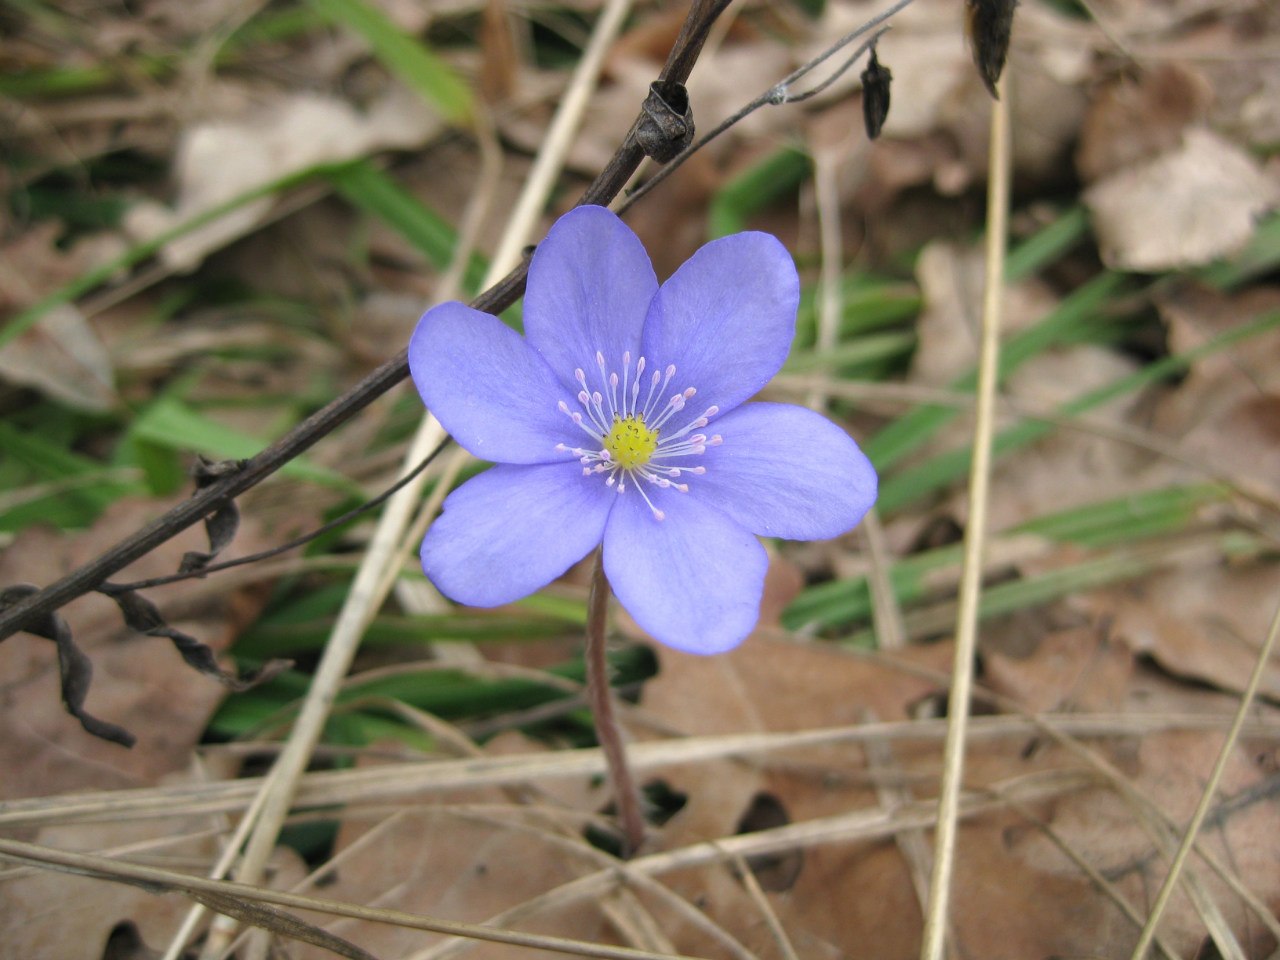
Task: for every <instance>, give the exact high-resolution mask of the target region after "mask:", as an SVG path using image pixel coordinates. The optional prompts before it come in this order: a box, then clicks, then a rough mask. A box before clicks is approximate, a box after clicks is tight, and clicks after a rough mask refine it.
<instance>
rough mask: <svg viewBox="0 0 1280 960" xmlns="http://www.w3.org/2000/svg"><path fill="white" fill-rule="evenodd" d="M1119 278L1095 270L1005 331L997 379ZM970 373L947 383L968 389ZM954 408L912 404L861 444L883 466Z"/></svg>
mask: <svg viewBox="0 0 1280 960" xmlns="http://www.w3.org/2000/svg"><path fill="white" fill-rule="evenodd" d="M1123 284H1124V277H1122V276H1121V275H1120V274H1115V273H1104V274H1101V275H1100V276H1098V277H1095V278H1094V279H1093V280H1091V281H1090V282H1089V283H1086V284H1085V285H1084V286H1083V287H1081V288H1080V289H1079V290H1076V291H1075V292H1074V293H1072V294H1071V295H1070V296H1069V297H1067V298H1066V299H1065V300H1063V301H1062V302H1061V303H1060V304H1058V306H1057V307H1056V308H1055V309H1054V310H1052V311H1050V312H1049V313H1048V314H1047V315H1046V316H1045V317H1044V318H1043V319H1041V320H1040V322H1039V323H1037V324H1036V325H1035V326H1033V327H1031V328H1030V329H1028V330H1025V331H1023V332H1022V333H1020V334H1017V335H1016V336H1013V337H1010V338H1009V340H1008V342H1006V343H1005V344H1004V345H1003V346H1002V347H1001V355H1000V377H1001V379H1002V380H1003V379H1004V378H1005V377H1007V376H1008V375H1009V374H1010V373H1011V372H1012V371H1013V370H1015V369H1017V367H1019V366H1020V365H1022V364H1023V363H1025V362H1026V361H1027V360H1029V359H1030V358H1031V357H1033V356H1035V355H1036V354H1038V353H1040V352H1042V351H1043V350H1045V349H1047V348H1048V347H1050V346H1052V345H1054V344H1055V343H1057V342H1059V341H1060V340H1062V339H1064V338H1066V337H1067V336H1068V335H1070V334H1071V332H1072V331H1073V330H1074V329H1075V328H1076V327H1077V326H1078V325H1080V324H1081V323H1083V322H1085V321H1086V320H1087V319H1089V318H1090V317H1091V316H1093V315H1094V314H1096V313H1097V312H1098V311H1099V310H1100V309H1101V308H1102V306H1103V305H1104V304H1105V303H1106V302H1107V301H1108V300H1109V299H1110V298H1111V297H1112V296H1113V295H1114V294H1115V293H1117V292H1118V291H1119V290H1120V289H1121V287H1122V285H1123ZM975 379H976V375H975V374H974V373H973V372H970V373H967V374H965V375H964V376H963V377H961V378H960V379H958V380H956V381H955V382H954V383H953V384H952V389H953V390H959V391H965V392H972V391H973V385H974V382H975ZM957 412H958V411H957V410H956V409H955V408H954V407H943V406H936V405H931V404H926V405H924V406H921V407H917V408H916V409H914V410H912V411H911V412H910V413H908V414H906V415H905V416H903V417H900V418H899V419H897V420H895V421H894V422H893V423H891V424H889V425H888V426H886V427H884V428H883V429H882V430H880V432H879V433H877V434H876V435H875V436H874V437H872V438H871V439H869V440H868V441H867V442H866V443H865V444H864V445H863V449H864V450H865V451H866V454H867V456H868V457H870V458H871V461H872V463H874V464H875V465H876V468H877V469H879V470H881V471H885V470H888V469H889V468H890V467H892V466H893V465H894V464H896V463H897V462H898V461H899V460H901V459H902V458H903V457H905V456H906V455H907V454H908V453H910V452H911V451H913V450H915V449H916V448H918V447H919V446H921V445H922V444H924V443H925V442H926V441H928V440H929V438H930V437H932V436H933V435H934V434H935V433H936V432H937V431H938V430H939V429H940V428H941V427H942V426H944V425H945V424H946V423H948V422H950V421H951V420H952V419H953V418H954V417H955V416H956V414H957Z"/></svg>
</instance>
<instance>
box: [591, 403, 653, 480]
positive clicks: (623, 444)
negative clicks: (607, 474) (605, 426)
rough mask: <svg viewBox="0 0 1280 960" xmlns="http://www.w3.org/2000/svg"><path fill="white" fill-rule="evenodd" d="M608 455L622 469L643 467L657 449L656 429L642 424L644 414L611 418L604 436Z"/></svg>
mask: <svg viewBox="0 0 1280 960" xmlns="http://www.w3.org/2000/svg"><path fill="white" fill-rule="evenodd" d="M604 448H605V449H606V450H607V451H609V457H610V459H611V460H613V462H614V463H616V464H617V465H618V466H620V467H621V468H622V469H623V470H634V469H635V468H636V467H643V466H644V465H645V464H646V463H648V462H649V460H650V459H652V457H653V454H654V451H656V450H657V449H658V431H657V430H650V429H649V428H648V427H646V426H645V425H644V414H643V413H641V414H638V415H637V416H634V417H618V416H615V417H614V418H613V426H612V427H611V428H610V430H609V432H608V434H607V435H606V436H605V438H604Z"/></svg>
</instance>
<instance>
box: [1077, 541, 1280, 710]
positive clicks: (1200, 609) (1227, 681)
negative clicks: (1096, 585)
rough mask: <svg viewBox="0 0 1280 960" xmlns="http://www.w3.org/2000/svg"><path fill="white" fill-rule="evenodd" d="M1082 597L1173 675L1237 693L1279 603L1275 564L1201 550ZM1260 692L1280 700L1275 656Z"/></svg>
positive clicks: (1278, 576) (1279, 580)
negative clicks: (1196, 557)
mask: <svg viewBox="0 0 1280 960" xmlns="http://www.w3.org/2000/svg"><path fill="white" fill-rule="evenodd" d="M1080 602H1081V603H1083V604H1084V605H1085V606H1086V607H1087V608H1088V609H1091V610H1093V611H1094V612H1095V615H1096V616H1099V617H1110V618H1113V628H1112V629H1113V631H1114V635H1115V636H1116V638H1117V639H1119V640H1121V641H1123V642H1124V643H1126V644H1127V645H1128V646H1129V647H1130V648H1131V649H1132V650H1133V651H1134V652H1135V653H1138V654H1145V655H1146V656H1149V657H1151V658H1152V659H1154V660H1155V661H1156V662H1157V663H1158V664H1160V666H1161V667H1163V668H1164V669H1165V670H1167V671H1169V672H1170V673H1171V674H1173V675H1174V676H1177V677H1183V678H1186V679H1190V680H1196V681H1199V682H1201V683H1207V684H1210V685H1212V686H1214V687H1216V688H1218V689H1220V690H1229V691H1234V692H1240V691H1243V689H1244V687H1245V684H1246V683H1247V682H1248V679H1249V674H1250V673H1251V672H1252V670H1253V666H1254V663H1255V662H1256V661H1257V658H1258V650H1259V648H1260V646H1261V644H1262V641H1263V638H1264V637H1265V636H1266V631H1267V627H1268V624H1269V622H1270V618H1271V615H1272V614H1273V613H1274V611H1275V607H1276V604H1277V603H1280V568H1277V567H1276V566H1275V565H1274V564H1270V563H1266V562H1265V561H1264V562H1260V563H1258V564H1257V565H1249V566H1244V567H1242V568H1238V567H1235V566H1228V565H1226V564H1225V563H1224V562H1223V561H1222V560H1221V559H1220V558H1218V557H1216V556H1206V557H1205V558H1204V560H1203V561H1202V562H1200V563H1193V562H1188V563H1187V564H1185V565H1183V566H1182V567H1180V568H1178V569H1176V570H1170V571H1168V572H1165V573H1160V574H1156V575H1154V576H1149V577H1147V578H1145V579H1143V580H1141V581H1139V582H1136V583H1133V584H1130V585H1128V586H1125V587H1117V588H1114V589H1112V590H1105V591H1099V592H1097V593H1094V594H1089V595H1087V596H1086V597H1084V598H1081V601H1080ZM1260 693H1261V695H1262V696H1264V697H1270V698H1272V699H1273V700H1280V662H1275V661H1273V662H1272V663H1271V664H1270V665H1269V666H1268V669H1267V671H1266V673H1265V674H1264V676H1263V681H1262V686H1261V688H1260Z"/></svg>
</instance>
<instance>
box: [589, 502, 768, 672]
mask: <svg viewBox="0 0 1280 960" xmlns="http://www.w3.org/2000/svg"><path fill="white" fill-rule="evenodd" d="M645 492H646V493H649V494H650V496H651V497H653V498H654V502H655V503H656V504H658V505H659V506H660V507H661V509H662V510H663V511H664V513H665V514H666V517H665V519H663V520H657V519H655V518H654V516H653V513H652V512H651V511H650V510H649V507H648V505H646V504H645V502H644V500H642V499H641V498H640V496H639V494H638V491H637V490H635V489H631V490H628V491H627V492H626V493H623V494H621V495H617V494H615V496H614V499H616V500H617V501H618V502H617V504H616V505H615V506H614V508H613V512H612V513H611V514H610V515H609V523H608V526H607V527H606V528H605V535H604V569H605V573H606V574H608V576H609V582H610V583H611V584H612V585H613V592H614V593H615V594H616V595H617V597H618V599H619V600H620V601H621V602H622V605H623V606H624V607H626V609H627V612H628V613H630V614H631V616H632V617H633V618H634V619H635V621H636V623H638V624H639V625H640V626H641V627H642V628H643V629H644V630H646V631H648V632H649V633H650V634H652V635H653V637H654V638H655V639H657V640H660V641H661V642H663V643H665V644H666V645H667V646H670V647H675V648H676V649H677V650H683V651H685V652H686V653H704V654H710V653H723V652H724V651H725V650H731V649H733V648H734V647H736V646H737V645H738V644H739V643H741V642H742V641H743V639H745V638H746V636H747V634H748V633H750V632H751V629H752V628H753V627H754V626H755V624H756V619H757V618H758V617H759V615H760V597H761V596H762V595H763V593H764V575H765V570H766V569H767V568H768V566H769V560H768V557H767V556H766V555H765V552H764V548H763V547H762V546H760V541H759V540H757V539H756V538H755V537H754V536H752V535H751V534H750V533H748V532H747V531H745V530H743V529H742V528H741V527H740V526H738V525H737V524H736V523H734V522H733V521H732V520H730V519H729V518H728V517H727V516H725V515H724V514H723V513H721V512H720V511H718V510H716V509H715V508H713V507H710V506H708V505H706V504H705V503H699V502H698V501H697V500H696V499H695V498H694V497H693V496H692V495H687V494H681V493H676V492H675V491H672V490H656V489H654V488H653V487H646V491H645Z"/></svg>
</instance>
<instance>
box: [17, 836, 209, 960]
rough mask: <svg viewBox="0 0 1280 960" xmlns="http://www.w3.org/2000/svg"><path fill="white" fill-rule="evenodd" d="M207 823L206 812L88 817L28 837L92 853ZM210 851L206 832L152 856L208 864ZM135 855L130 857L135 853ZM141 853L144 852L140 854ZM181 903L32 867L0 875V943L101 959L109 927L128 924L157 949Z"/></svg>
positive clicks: (174, 925) (21, 951) (41, 953)
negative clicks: (117, 819)
mask: <svg viewBox="0 0 1280 960" xmlns="http://www.w3.org/2000/svg"><path fill="white" fill-rule="evenodd" d="M210 826H211V824H210V822H209V820H208V819H207V818H200V819H195V818H189V817H188V818H179V817H172V818H161V819H155V820H146V821H138V822H133V823H93V824H75V825H68V826H58V827H47V828H45V829H43V830H41V831H40V833H39V835H38V836H37V837H35V842H37V843H40V844H43V845H47V846H51V847H54V848H56V849H59V850H75V851H89V852H97V851H100V850H110V849H113V848H119V847H126V846H129V845H131V844H146V843H147V842H148V841H162V840H163V839H164V838H172V837H177V836H180V835H182V834H191V833H197V832H201V831H204V830H207V829H208V828H209V827H210ZM215 853H216V850H215V848H214V846H213V844H212V842H211V840H210V839H209V838H208V837H204V838H200V839H193V840H184V841H183V842H181V843H165V844H164V845H163V846H160V847H159V848H158V849H157V851H156V853H155V854H152V855H153V856H155V855H158V856H160V857H161V858H163V859H164V860H165V861H167V862H170V863H172V862H173V859H171V858H180V860H179V862H183V863H190V862H193V861H194V862H195V863H199V864H204V863H206V862H211V860H212V857H213V855H214V854H215ZM134 856H137V855H136V854H135V855H134ZM144 856H145V855H144ZM187 909H188V904H186V903H184V902H183V901H182V900H181V899H180V898H178V897H158V896H156V895H155V894H153V893H148V892H147V891H145V890H140V889H138V888H137V887H133V886H129V885H126V884H120V883H107V882H105V881H102V880H97V879H90V878H87V877H74V876H68V875H67V874H65V873H58V872H55V871H52V870H39V869H31V870H29V871H27V872H25V873H24V875H22V876H20V877H15V878H13V879H0V943H3V944H4V948H3V952H4V954H5V956H9V957H24V958H25V957H31V958H37V957H49V958H51V960H52V958H54V957H56V958H57V960H102V958H103V956H104V947H105V945H106V943H107V940H108V938H109V937H110V936H111V932H112V931H113V930H114V929H115V928H116V927H117V926H118V925H119V924H122V923H132V924H133V925H134V926H135V927H136V928H137V932H138V935H139V937H140V938H141V940H142V942H143V943H144V944H146V945H147V946H150V947H151V948H154V949H159V948H163V947H164V945H165V944H166V943H167V941H168V940H169V938H171V937H172V936H173V934H174V933H176V932H177V929H178V926H179V924H181V922H182V918H183V915H184V914H185V913H186V911H187Z"/></svg>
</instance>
